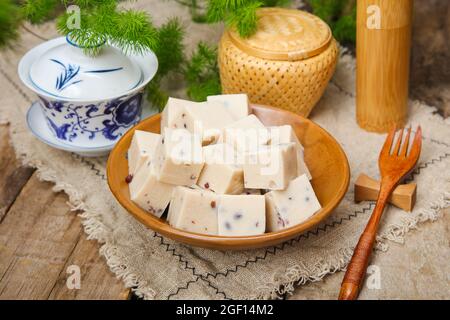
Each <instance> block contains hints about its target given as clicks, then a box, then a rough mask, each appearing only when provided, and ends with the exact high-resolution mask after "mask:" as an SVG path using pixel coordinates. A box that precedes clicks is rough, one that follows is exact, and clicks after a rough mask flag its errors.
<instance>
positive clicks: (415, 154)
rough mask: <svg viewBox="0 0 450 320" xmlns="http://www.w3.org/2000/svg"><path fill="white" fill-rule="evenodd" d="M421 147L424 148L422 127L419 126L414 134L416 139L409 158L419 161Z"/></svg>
mask: <svg viewBox="0 0 450 320" xmlns="http://www.w3.org/2000/svg"><path fill="white" fill-rule="evenodd" d="M421 149H422V128H421V127H420V126H418V127H417V131H416V134H415V135H414V140H413V143H412V146H411V151H410V153H409V155H408V158H411V159H414V158H415V161H417V160H418V159H419V156H420V150H421Z"/></svg>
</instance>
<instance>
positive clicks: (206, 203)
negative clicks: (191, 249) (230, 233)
mask: <svg viewBox="0 0 450 320" xmlns="http://www.w3.org/2000/svg"><path fill="white" fill-rule="evenodd" d="M217 197H218V195H217V194H215V193H214V192H211V191H208V190H200V189H192V188H187V187H175V190H174V191H173V193H172V198H171V202H170V206H169V213H168V216H167V221H168V222H169V224H170V225H171V226H172V227H174V228H177V229H181V230H185V231H189V232H195V233H203V234H210V235H217V201H218V199H217Z"/></svg>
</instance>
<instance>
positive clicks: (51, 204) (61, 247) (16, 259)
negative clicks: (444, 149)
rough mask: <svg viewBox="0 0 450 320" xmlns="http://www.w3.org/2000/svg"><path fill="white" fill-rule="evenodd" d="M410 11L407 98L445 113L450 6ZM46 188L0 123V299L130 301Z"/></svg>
mask: <svg viewBox="0 0 450 320" xmlns="http://www.w3.org/2000/svg"><path fill="white" fill-rule="evenodd" d="M416 15H419V17H416V21H417V23H416V25H415V27H414V44H413V56H412V70H411V85H412V88H411V95H412V96H413V97H414V98H420V99H422V100H424V101H425V102H426V103H428V104H430V105H435V106H437V107H438V108H439V112H440V113H441V114H442V115H445V116H448V115H450V83H449V82H450V79H449V74H450V71H449V69H450V50H449V49H450V48H449V45H450V43H449V42H448V41H447V40H448V39H447V38H446V34H447V35H448V33H449V32H450V6H449V4H448V2H447V1H435V0H433V1H426V2H425V1H420V2H419V1H416ZM429 16H433V19H427V17H429ZM419 22H420V23H419ZM430 35H433V37H430ZM52 187H53V186H52V184H51V183H47V182H42V181H40V180H39V179H38V178H37V176H36V172H35V170H34V169H32V168H27V167H24V166H22V165H21V164H20V162H19V161H18V160H17V159H16V157H15V153H14V150H13V149H12V147H11V145H10V144H9V137H8V127H7V126H6V125H0V248H1V249H2V250H0V299H129V298H131V297H132V294H131V293H130V290H128V289H125V288H124V286H123V284H122V281H121V280H118V279H116V278H115V276H114V275H113V274H112V273H111V271H109V269H108V267H107V266H106V264H105V261H104V260H103V258H101V257H100V256H99V253H98V251H99V244H98V243H97V242H96V241H89V240H87V238H86V234H85V233H84V231H83V227H82V225H81V221H80V218H78V217H77V214H78V213H79V212H76V211H75V212H74V211H71V209H70V207H69V206H68V205H67V201H68V198H67V196H66V195H65V194H64V193H62V192H59V193H54V192H53V191H52ZM49 220H51V221H52V223H51V224H50V223H48V222H49ZM447 220H448V219H447ZM30 225H32V226H33V228H30ZM50 226H51V227H50ZM44 248H51V250H50V251H49V250H47V249H44ZM70 265H78V266H80V268H81V275H82V286H81V288H80V289H79V290H70V289H68V288H67V286H66V279H67V277H68V274H67V267H68V266H70ZM331 279H333V278H331ZM326 282H327V281H325V283H326ZM316 286H317V285H312V286H310V287H313V288H314V287H316ZM305 290H308V288H305ZM314 290H317V288H315V289H314ZM322 297H323V296H322ZM330 298H332V296H330Z"/></svg>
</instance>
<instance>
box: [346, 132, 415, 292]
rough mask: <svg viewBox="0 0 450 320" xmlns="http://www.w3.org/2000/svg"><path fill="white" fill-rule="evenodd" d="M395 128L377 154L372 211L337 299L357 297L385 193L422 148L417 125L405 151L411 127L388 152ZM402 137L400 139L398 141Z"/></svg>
mask: <svg viewBox="0 0 450 320" xmlns="http://www.w3.org/2000/svg"><path fill="white" fill-rule="evenodd" d="M395 133H396V129H395V128H394V129H393V130H392V131H391V132H390V133H389V135H388V136H387V138H386V141H385V142H384V145H383V149H381V153H380V157H379V158H378V166H379V168H380V173H381V188H380V193H379V194H378V200H377V203H376V205H375V209H374V210H373V212H372V215H371V217H370V220H369V222H368V223H367V226H366V228H365V229H364V232H363V233H362V235H361V237H360V238H359V241H358V244H357V245H356V247H355V251H354V252H353V256H352V259H351V260H350V263H349V265H348V266H347V272H346V273H345V276H344V280H342V284H341V291H340V293H339V300H354V299H356V298H357V297H358V294H359V290H360V288H361V284H362V282H363V279H364V276H365V274H366V269H367V265H368V263H369V258H370V254H371V253H372V249H373V245H374V243H375V238H376V235H377V229H378V224H379V222H380V219H381V216H382V214H383V211H384V207H385V206H386V204H387V202H388V199H389V196H390V195H391V193H392V192H393V191H394V189H395V187H396V186H397V185H398V184H399V183H400V182H401V180H402V179H403V178H404V177H405V176H406V175H407V174H408V173H410V172H411V171H412V170H413V168H414V166H415V165H416V163H417V161H418V159H419V156H420V150H421V148H422V129H421V128H420V126H419V127H418V128H417V131H416V134H415V136H414V141H413V143H412V146H411V148H410V150H409V153H408V146H409V139H410V136H411V127H410V128H409V130H408V133H407V134H406V136H405V138H403V129H402V130H401V133H400V135H399V137H398V139H397V143H396V145H395V147H394V149H393V151H392V153H391V149H392V145H393V142H394V137H395ZM402 140H403V142H402Z"/></svg>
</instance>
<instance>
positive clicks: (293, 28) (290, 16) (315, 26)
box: [227, 8, 332, 61]
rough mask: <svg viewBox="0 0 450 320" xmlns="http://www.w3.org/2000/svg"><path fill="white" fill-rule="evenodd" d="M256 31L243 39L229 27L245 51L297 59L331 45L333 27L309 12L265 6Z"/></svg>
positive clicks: (314, 53) (285, 59)
mask: <svg viewBox="0 0 450 320" xmlns="http://www.w3.org/2000/svg"><path fill="white" fill-rule="evenodd" d="M257 16H258V26H257V31H256V33H255V34H253V35H252V36H250V37H248V38H245V39H244V38H241V37H240V36H239V34H238V33H237V31H236V30H235V29H230V30H228V31H227V32H228V34H229V36H230V39H231V41H232V42H233V43H234V44H235V45H236V46H237V47H238V48H239V49H241V50H242V51H244V52H245V53H247V54H249V55H252V56H255V57H258V58H262V59H268V60H283V61H297V60H304V59H307V58H310V57H313V56H315V55H318V54H320V53H322V52H323V51H324V50H325V49H326V48H327V47H328V45H329V44H330V42H331V39H332V34H331V30H330V28H329V26H328V25H327V24H326V23H325V22H324V21H322V20H321V19H320V18H318V17H316V16H314V15H312V14H310V13H307V12H305V11H300V10H295V9H283V8H261V9H259V10H258V12H257Z"/></svg>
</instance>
